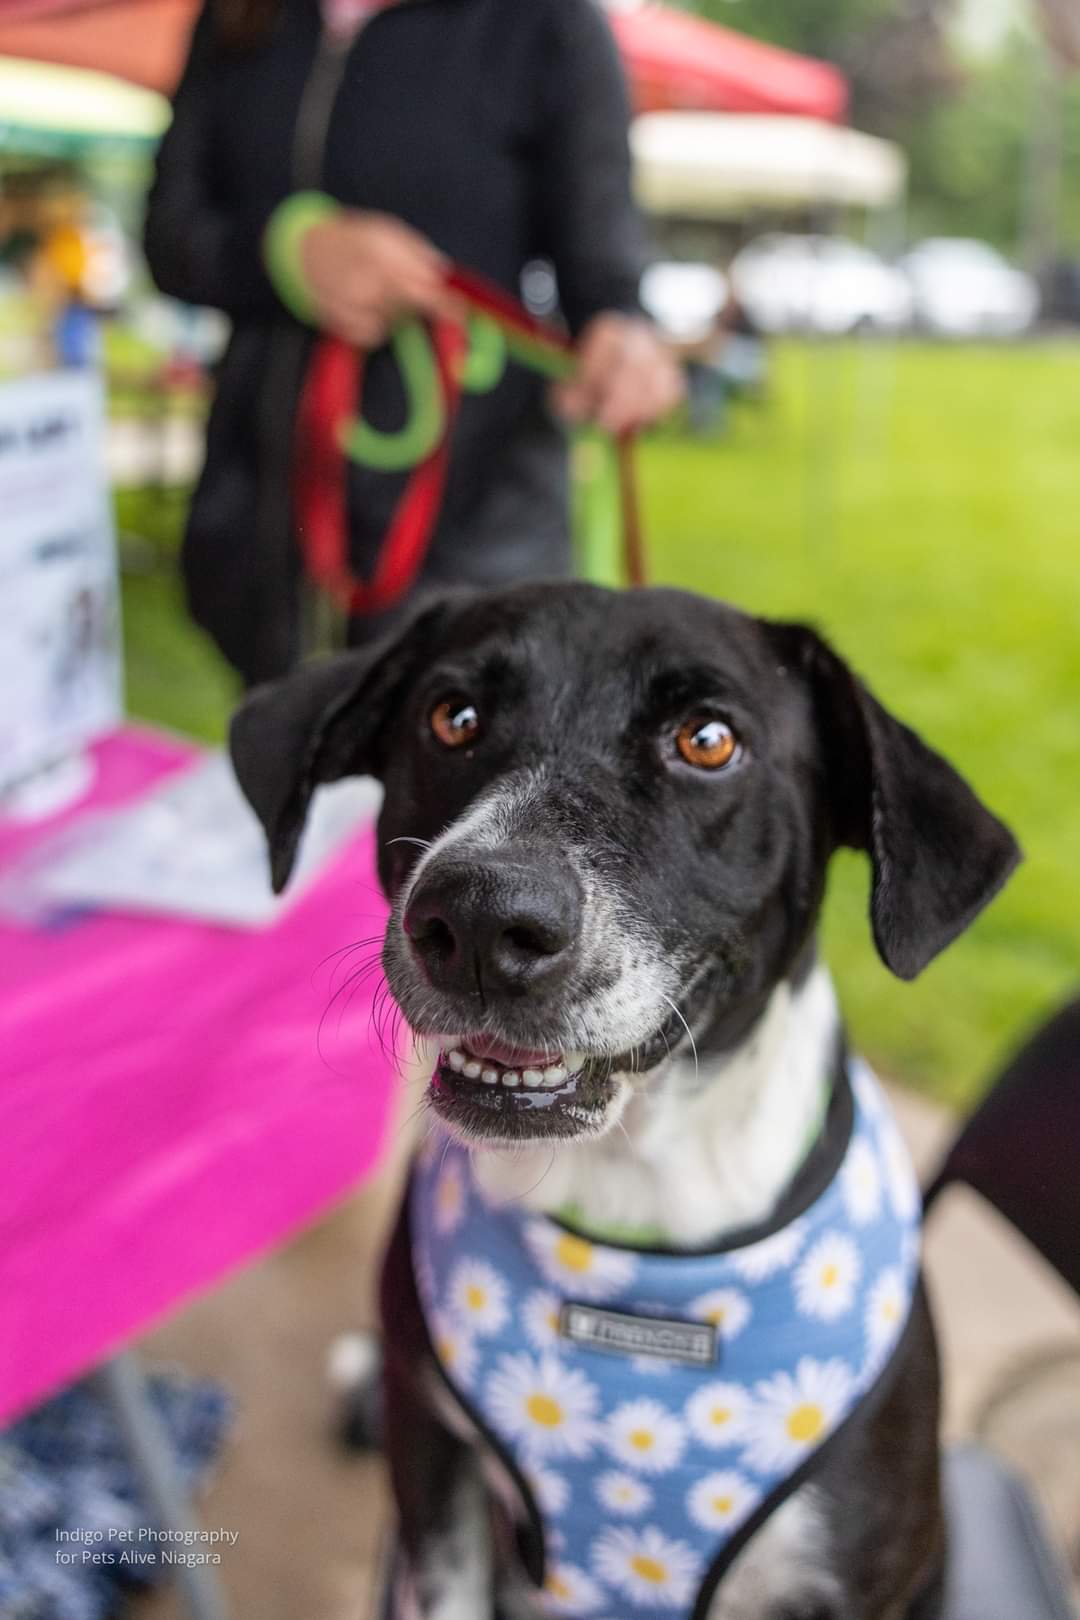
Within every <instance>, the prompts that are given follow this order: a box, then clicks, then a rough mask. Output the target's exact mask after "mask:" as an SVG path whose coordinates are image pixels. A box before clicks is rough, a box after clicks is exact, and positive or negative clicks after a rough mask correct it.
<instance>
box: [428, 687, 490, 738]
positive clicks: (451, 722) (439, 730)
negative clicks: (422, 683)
mask: <svg viewBox="0 0 1080 1620" xmlns="http://www.w3.org/2000/svg"><path fill="white" fill-rule="evenodd" d="M431 729H432V731H433V732H434V733H435V735H436V737H438V739H439V741H440V742H441V743H442V745H443V747H444V748H463V747H464V746H465V744H466V743H470V742H472V741H473V739H474V738H475V737H476V734H477V732H478V731H479V730H480V716H479V715H478V714H477V712H476V710H475V708H474V707H473V705H472V704H471V703H464V702H462V701H461V700H460V699H457V698H454V699H451V700H450V701H448V702H445V703H437V704H436V705H435V707H434V708H433V709H432V711H431Z"/></svg>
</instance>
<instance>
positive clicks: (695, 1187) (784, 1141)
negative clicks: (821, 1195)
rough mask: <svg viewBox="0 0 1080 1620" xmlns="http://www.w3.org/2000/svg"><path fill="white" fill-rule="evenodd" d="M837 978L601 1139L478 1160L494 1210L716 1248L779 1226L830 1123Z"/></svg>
mask: <svg viewBox="0 0 1080 1620" xmlns="http://www.w3.org/2000/svg"><path fill="white" fill-rule="evenodd" d="M838 1017H839V1015H838V1011H837V1005H836V997H835V994H834V992H833V988H832V983H831V980H830V978H829V975H828V973H827V971H826V970H825V969H824V968H823V967H818V968H815V969H814V971H813V972H812V973H811V974H810V975H809V977H808V978H807V979H806V980H805V982H804V983H803V984H802V985H801V986H800V987H799V988H798V989H797V990H795V991H792V989H791V988H790V986H789V985H787V984H782V985H780V986H779V987H778V988H777V989H776V990H775V991H774V992H773V996H772V999H771V1001H770V1002H769V1006H768V1008H767V1010H766V1012H765V1014H764V1016H763V1017H762V1019H761V1021H760V1023H759V1024H758V1026H757V1027H756V1029H755V1030H754V1031H753V1032H752V1034H751V1035H750V1037H749V1039H748V1040H747V1041H746V1042H745V1043H744V1044H743V1045H742V1046H741V1047H740V1048H739V1049H738V1050H737V1051H735V1052H734V1053H732V1054H731V1055H729V1056H727V1057H725V1058H723V1059H720V1060H717V1061H716V1062H715V1063H714V1064H713V1063H710V1065H709V1069H708V1072H706V1070H705V1066H704V1065H702V1069H701V1072H700V1074H696V1073H695V1067H694V1064H693V1061H692V1059H691V1058H690V1057H689V1056H688V1055H685V1054H683V1055H680V1056H679V1057H678V1058H677V1059H675V1060H674V1061H673V1062H671V1063H669V1064H668V1065H666V1066H665V1067H664V1068H663V1069H662V1070H658V1071H657V1073H656V1076H655V1078H654V1080H653V1083H652V1085H651V1086H650V1087H649V1089H648V1090H647V1091H644V1092H642V1093H640V1094H635V1095H634V1096H633V1097H632V1098H631V1099H630V1101H629V1103H628V1105H627V1106H626V1107H625V1109H624V1110H623V1114H622V1118H621V1120H620V1122H619V1125H618V1126H617V1127H616V1129H615V1130H613V1131H611V1132H609V1133H608V1135H607V1136H605V1137H603V1138H601V1139H599V1140H587V1141H583V1142H581V1143H570V1144H566V1145H562V1144H560V1145H558V1146H557V1147H554V1148H553V1147H552V1146H551V1145H548V1144H539V1145H537V1146H529V1147H522V1148H515V1149H512V1150H507V1149H497V1150H494V1151H492V1150H485V1151H480V1152H477V1153H476V1154H475V1155H474V1173H475V1175H476V1178H477V1181H478V1182H479V1184H480V1186H481V1188H482V1190H483V1191H484V1193H485V1195H486V1196H487V1197H488V1198H489V1199H490V1200H491V1201H492V1202H493V1203H510V1202H516V1203H520V1204H521V1205H523V1206H524V1207H525V1208H527V1209H532V1210H535V1211H537V1212H542V1213H551V1212H553V1211H556V1210H559V1209H564V1208H566V1207H567V1206H569V1205H572V1206H573V1208H574V1213H575V1220H576V1221H577V1222H578V1223H579V1224H580V1225H581V1226H583V1227H584V1228H586V1229H588V1228H590V1227H595V1228H596V1229H598V1230H605V1229H611V1228H612V1227H625V1228H632V1229H639V1228H642V1227H647V1228H658V1229H659V1230H660V1231H662V1232H663V1233H664V1235H665V1237H666V1239H667V1241H669V1242H670V1243H672V1244H674V1245H676V1246H678V1245H686V1246H688V1247H691V1246H694V1245H700V1244H703V1243H707V1242H708V1241H710V1240H711V1239H713V1238H716V1237H718V1236H720V1235H722V1234H723V1233H724V1232H726V1231H731V1230H735V1229H737V1228H739V1227H743V1226H749V1225H752V1224H755V1223H756V1222H759V1221H762V1220H764V1219H765V1218H766V1216H768V1214H769V1213H770V1211H771V1210H772V1209H773V1207H774V1206H775V1204H776V1202H777V1200H778V1199H779V1198H780V1196H781V1194H782V1193H783V1191H784V1190H785V1188H786V1187H787V1186H788V1184H789V1183H790V1181H791V1179H792V1177H793V1176H794V1174H795V1172H796V1171H797V1169H798V1167H799V1164H800V1162H801V1161H802V1159H803V1157H804V1156H805V1154H806V1149H807V1145H808V1142H809V1140H810V1137H811V1135H812V1133H813V1130H814V1127H815V1124H816V1123H817V1122H818V1121H819V1120H820V1117H821V1107H822V1097H823V1087H824V1085H825V1082H826V1078H827V1076H828V1073H829V1065H830V1061H831V1058H832V1054H833V1049H834V1043H835V1040H836V1032H837V1025H838Z"/></svg>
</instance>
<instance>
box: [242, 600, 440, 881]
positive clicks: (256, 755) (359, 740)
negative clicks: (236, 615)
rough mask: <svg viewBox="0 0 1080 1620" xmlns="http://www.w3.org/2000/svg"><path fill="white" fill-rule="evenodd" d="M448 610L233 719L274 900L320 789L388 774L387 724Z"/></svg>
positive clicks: (267, 691) (271, 694)
mask: <svg viewBox="0 0 1080 1620" xmlns="http://www.w3.org/2000/svg"><path fill="white" fill-rule="evenodd" d="M445 610H446V603H445V602H443V601H442V600H439V601H436V602H435V603H433V604H431V605H430V606H429V607H427V608H426V609H425V610H424V611H422V612H419V613H417V614H415V615H414V616H413V617H412V618H411V619H410V620H409V621H408V622H407V623H406V624H405V626H404V627H403V628H402V629H400V630H399V631H397V632H395V633H394V634H392V635H391V636H388V637H386V638H385V639H383V640H380V641H378V642H375V643H373V644H372V646H371V647H370V648H367V647H365V648H364V649H363V650H362V651H358V652H347V653H339V654H337V655H335V656H334V657H331V658H320V659H315V660H313V661H312V662H311V663H308V664H303V665H301V667H300V668H299V669H298V670H296V671H295V672H294V673H292V674H291V675H285V676H283V677H282V678H281V679H280V680H276V681H269V682H267V684H266V685H265V686H258V687H256V688H255V690H254V691H253V692H251V693H250V695H249V696H248V697H247V699H246V700H245V701H244V703H243V704H242V705H241V707H240V708H239V709H238V710H237V711H236V713H235V715H234V716H233V719H232V724H231V726H230V727H229V751H230V753H231V755H232V763H233V770H234V771H235V772H236V778H237V781H238V782H239V783H240V786H241V788H242V789H243V791H244V794H245V796H246V797H247V800H248V802H249V804H250V805H251V807H252V809H253V810H254V811H255V814H256V815H257V816H258V818H259V820H260V821H261V822H262V826H263V831H264V832H265V833H266V841H267V844H268V846H269V850H270V879H271V883H272V884H273V889H274V893H275V894H280V893H281V891H282V889H283V888H284V887H285V885H286V883H287V882H288V881H289V874H290V873H291V871H292V869H293V863H294V861H295V860H296V852H297V849H298V847H299V844H300V836H301V834H302V833H303V830H304V822H305V821H306V819H307V813H308V806H309V805H310V803H311V796H312V794H313V793H314V792H315V789H316V788H317V787H318V786H319V784H320V783H322V782H336V781H337V780H338V779H339V778H340V777H343V776H365V775H372V776H378V775H379V774H380V773H381V751H380V748H379V736H380V732H381V730H382V726H383V722H384V720H386V719H387V717H388V716H389V715H390V714H391V713H392V711H393V708H394V706H395V703H396V702H397V701H398V698H399V696H400V694H401V692H402V689H403V687H404V686H405V684H406V682H407V681H408V679H409V678H410V677H411V675H412V674H413V673H414V672H415V670H416V668H417V666H418V664H419V662H420V658H421V649H422V647H423V646H424V645H425V640H426V639H429V637H430V632H431V631H432V630H433V629H434V628H435V621H436V620H437V619H438V618H440V617H441V616H442V615H443V613H444V612H445Z"/></svg>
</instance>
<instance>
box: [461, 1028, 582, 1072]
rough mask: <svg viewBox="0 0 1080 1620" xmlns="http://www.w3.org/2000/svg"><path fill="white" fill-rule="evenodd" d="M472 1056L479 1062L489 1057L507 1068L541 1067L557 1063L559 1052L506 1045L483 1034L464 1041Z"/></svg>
mask: <svg viewBox="0 0 1080 1620" xmlns="http://www.w3.org/2000/svg"><path fill="white" fill-rule="evenodd" d="M465 1044H466V1046H467V1049H468V1050H469V1051H470V1052H471V1053H472V1055H473V1057H475V1058H479V1059H480V1060H481V1062H483V1060H484V1059H485V1058H490V1059H491V1060H493V1061H494V1062H495V1063H501V1064H503V1066H504V1067H505V1068H507V1069H543V1068H546V1067H547V1066H548V1065H549V1064H551V1063H558V1061H559V1058H560V1056H561V1055H562V1054H561V1053H559V1052H539V1051H534V1050H533V1049H532V1048H531V1047H527V1046H506V1045H504V1043H503V1042H502V1041H489V1040H487V1039H485V1037H484V1036H482V1035H478V1036H476V1037H475V1038H474V1037H472V1036H470V1037H469V1039H468V1041H467V1042H466V1043H465Z"/></svg>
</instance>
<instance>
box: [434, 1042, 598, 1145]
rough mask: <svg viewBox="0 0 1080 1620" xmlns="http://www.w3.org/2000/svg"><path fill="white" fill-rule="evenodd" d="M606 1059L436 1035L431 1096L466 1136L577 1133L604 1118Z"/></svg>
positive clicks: (445, 1115)
mask: <svg viewBox="0 0 1080 1620" xmlns="http://www.w3.org/2000/svg"><path fill="white" fill-rule="evenodd" d="M614 1090H615V1081H614V1080H613V1078H612V1074H611V1065H610V1063H609V1062H607V1061H603V1062H598V1061H597V1060H595V1059H590V1058H588V1057H587V1056H586V1054H585V1053H584V1052H581V1051H571V1050H564V1051H544V1050H541V1049H539V1048H528V1047H521V1046H511V1045H508V1044H506V1043H503V1042H499V1041H494V1040H491V1039H489V1038H487V1037H486V1036H461V1037H458V1038H456V1039H455V1040H453V1041H449V1040H447V1039H446V1037H443V1038H442V1049H441V1050H440V1052H439V1058H438V1062H437V1063H436V1065H435V1073H434V1074H433V1075H432V1078H431V1085H430V1088H429V1096H430V1099H431V1104H432V1106H433V1108H434V1109H435V1111H436V1113H438V1114H440V1115H441V1116H442V1118H444V1119H445V1120H446V1121H447V1122H448V1123H450V1124H452V1125H454V1126H455V1127H456V1128H457V1129H459V1130H460V1131H461V1132H462V1133H463V1134H465V1135H467V1136H470V1137H474V1138H475V1137H483V1136H488V1137H501V1138H503V1139H506V1138H521V1137H526V1136H575V1135H577V1134H578V1133H579V1132H580V1131H582V1130H583V1129H588V1127H589V1126H590V1125H592V1126H594V1127H595V1126H596V1125H597V1124H599V1122H600V1121H601V1120H602V1118H603V1116H604V1113H605V1111H606V1109H607V1106H608V1104H609V1103H610V1101H611V1098H612V1096H613V1093H614Z"/></svg>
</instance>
